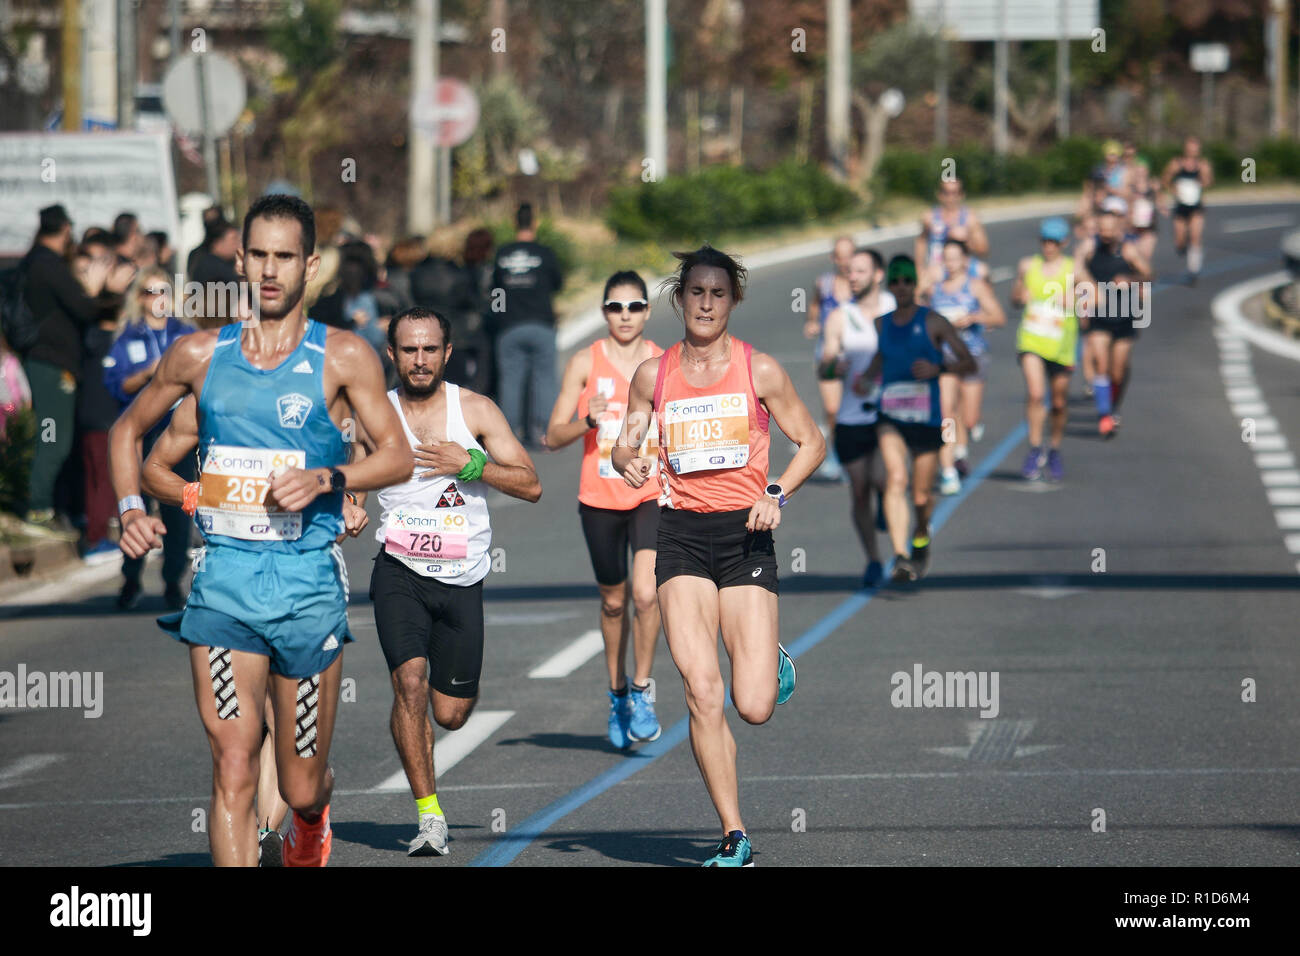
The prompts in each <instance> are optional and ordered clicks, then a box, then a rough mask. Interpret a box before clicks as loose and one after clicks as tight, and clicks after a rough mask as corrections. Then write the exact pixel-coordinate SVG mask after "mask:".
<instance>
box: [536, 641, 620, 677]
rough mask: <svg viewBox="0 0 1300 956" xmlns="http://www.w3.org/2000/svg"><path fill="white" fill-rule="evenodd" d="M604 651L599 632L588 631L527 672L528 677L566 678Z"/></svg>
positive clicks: (603, 642) (603, 643)
mask: <svg viewBox="0 0 1300 956" xmlns="http://www.w3.org/2000/svg"><path fill="white" fill-rule="evenodd" d="M604 649H605V638H604V637H602V636H601V633H600V631H588V632H587V633H586V634H583V635H582V636H581V637H579V638H577V639H576V640H575V641H573V642H572V643H570V644H569V645H568V646H567V647H566V648H564V650H562V651H560V652H559V653H558V654H553V655H551V656H550V657H548V658H547V659H546V660H544V661H543V662H542V663H540V664H538V665H537V666H536V667H534V668H533V669H532V670H530V671H529V672H528V676H529V677H540V678H548V677H568V676H569V675H570V674H572V673H573V672H574V671H576V670H577V669H578V668H579V667H581V666H582V665H583V664H585V663H587V661H589V660H591V659H592V658H593V657H595V656H596V655H597V654H599V653H600V652H601V651H603V650H604Z"/></svg>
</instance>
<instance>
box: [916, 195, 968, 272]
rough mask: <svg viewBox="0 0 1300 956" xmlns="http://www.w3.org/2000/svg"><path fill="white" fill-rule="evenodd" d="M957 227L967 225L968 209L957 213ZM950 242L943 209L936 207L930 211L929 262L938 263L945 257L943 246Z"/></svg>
mask: <svg viewBox="0 0 1300 956" xmlns="http://www.w3.org/2000/svg"><path fill="white" fill-rule="evenodd" d="M957 225H959V226H964V225H966V207H965V206H962V207H961V209H960V210H958V212H957ZM947 241H948V224H947V223H946V222H944V221H943V207H941V206H935V207H934V208H932V209H931V210H930V241H929V243H928V245H927V248H926V257H927V261H929V262H938V261H939V259H940V258H941V257H942V256H943V244H944V243H945V242H947Z"/></svg>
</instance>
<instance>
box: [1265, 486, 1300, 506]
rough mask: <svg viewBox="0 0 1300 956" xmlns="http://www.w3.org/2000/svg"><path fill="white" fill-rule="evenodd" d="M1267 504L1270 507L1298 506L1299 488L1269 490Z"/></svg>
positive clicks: (1299, 501) (1299, 503)
mask: <svg viewBox="0 0 1300 956" xmlns="http://www.w3.org/2000/svg"><path fill="white" fill-rule="evenodd" d="M1268 503H1269V504H1271V505H1300V488H1270V489H1268Z"/></svg>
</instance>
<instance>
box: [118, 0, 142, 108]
mask: <svg viewBox="0 0 1300 956" xmlns="http://www.w3.org/2000/svg"><path fill="white" fill-rule="evenodd" d="M136 2H137V0H117V128H118V129H121V130H131V129H135V79H136V62H135V60H136V49H137V47H136V35H135V30H136V15H137V12H138V11H137V10H136Z"/></svg>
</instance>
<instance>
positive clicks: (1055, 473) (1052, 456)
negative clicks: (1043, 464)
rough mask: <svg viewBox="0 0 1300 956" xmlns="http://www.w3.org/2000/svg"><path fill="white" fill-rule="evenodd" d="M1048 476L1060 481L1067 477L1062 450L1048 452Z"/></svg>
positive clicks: (1054, 449)
mask: <svg viewBox="0 0 1300 956" xmlns="http://www.w3.org/2000/svg"><path fill="white" fill-rule="evenodd" d="M1117 423H1118V420H1117ZM1047 477H1049V478H1051V479H1052V481H1060V480H1061V479H1062V478H1064V477H1065V464H1064V463H1063V462H1062V461H1061V452H1060V451H1059V450H1058V449H1056V448H1053V449H1052V450H1051V451H1049V452H1048V453H1047Z"/></svg>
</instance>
